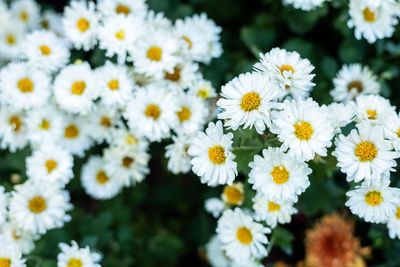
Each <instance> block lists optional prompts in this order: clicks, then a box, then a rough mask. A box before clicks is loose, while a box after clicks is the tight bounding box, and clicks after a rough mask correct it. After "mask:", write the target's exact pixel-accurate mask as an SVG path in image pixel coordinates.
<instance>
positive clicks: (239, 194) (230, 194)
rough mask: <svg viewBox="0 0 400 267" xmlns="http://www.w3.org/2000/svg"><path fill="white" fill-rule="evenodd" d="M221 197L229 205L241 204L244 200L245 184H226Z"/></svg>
mask: <svg viewBox="0 0 400 267" xmlns="http://www.w3.org/2000/svg"><path fill="white" fill-rule="evenodd" d="M221 199H222V200H223V201H224V202H225V203H227V204H228V205H235V206H240V205H242V204H243V201H244V189H243V184H242V183H241V182H239V183H233V184H232V185H225V187H224V190H223V192H222V194H221Z"/></svg>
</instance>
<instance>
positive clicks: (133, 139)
mask: <svg viewBox="0 0 400 267" xmlns="http://www.w3.org/2000/svg"><path fill="white" fill-rule="evenodd" d="M125 142H126V143H127V144H128V145H135V144H137V143H138V140H137V138H136V137H134V136H133V135H128V136H127V137H126V138H125Z"/></svg>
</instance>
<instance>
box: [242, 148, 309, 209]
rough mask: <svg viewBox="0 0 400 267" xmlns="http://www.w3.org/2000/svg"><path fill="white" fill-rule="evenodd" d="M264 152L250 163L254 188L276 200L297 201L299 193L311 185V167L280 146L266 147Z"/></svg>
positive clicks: (250, 174) (251, 182)
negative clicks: (282, 149) (285, 151)
mask: <svg viewBox="0 0 400 267" xmlns="http://www.w3.org/2000/svg"><path fill="white" fill-rule="evenodd" d="M262 154H263V156H262V157H261V156H259V155H255V156H254V161H253V162H250V163H249V166H250V168H251V171H250V173H249V183H250V184H253V189H254V190H257V192H259V193H260V194H262V195H263V196H264V197H268V199H270V200H271V201H274V202H278V203H282V202H285V201H292V202H297V197H298V195H300V194H301V193H303V192H304V191H305V190H306V189H307V187H309V186H310V181H309V180H308V175H309V174H310V173H311V169H310V168H309V167H308V166H307V164H306V163H305V162H302V161H297V160H296V159H295V158H294V157H293V156H291V155H289V154H286V153H283V152H281V151H280V150H279V148H273V147H270V148H268V149H264V150H263V151H262Z"/></svg>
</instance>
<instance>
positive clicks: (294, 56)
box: [254, 48, 315, 98]
mask: <svg viewBox="0 0 400 267" xmlns="http://www.w3.org/2000/svg"><path fill="white" fill-rule="evenodd" d="M260 57H261V61H260V62H259V63H256V64H255V65H254V69H255V70H256V71H259V72H261V73H263V74H264V75H266V76H269V77H270V78H271V79H272V80H273V81H275V82H276V83H277V84H278V86H279V88H280V89H281V95H282V97H283V96H285V95H287V94H291V95H292V96H293V97H295V98H297V97H302V98H303V97H306V96H307V95H308V94H309V91H310V90H311V89H312V87H313V86H314V85H315V84H314V83H313V82H311V80H312V79H313V77H314V76H315V75H314V74H311V72H312V71H313V69H314V66H313V65H311V63H310V61H309V60H308V59H302V58H301V57H300V55H299V53H297V52H288V51H286V50H285V49H280V48H273V49H271V51H269V52H268V53H266V54H265V55H263V54H260Z"/></svg>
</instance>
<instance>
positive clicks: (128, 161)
mask: <svg viewBox="0 0 400 267" xmlns="http://www.w3.org/2000/svg"><path fill="white" fill-rule="evenodd" d="M134 161H135V160H134V159H133V158H131V157H124V158H123V159H122V166H124V167H125V168H129V167H130V166H131V164H132V163H133V162H134Z"/></svg>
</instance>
